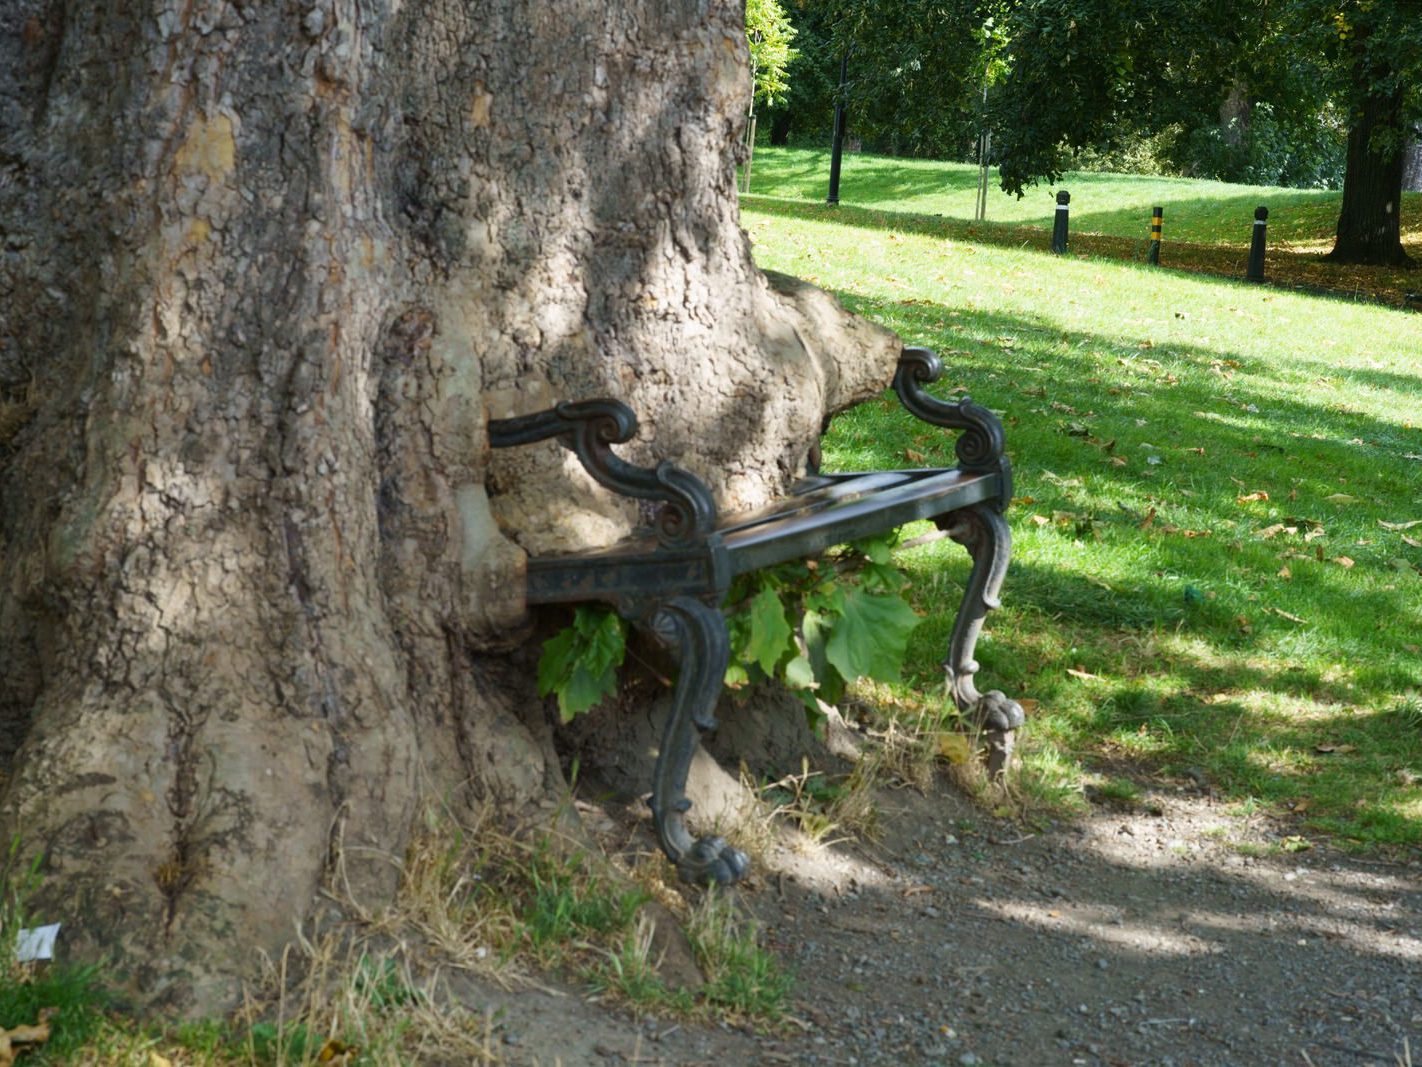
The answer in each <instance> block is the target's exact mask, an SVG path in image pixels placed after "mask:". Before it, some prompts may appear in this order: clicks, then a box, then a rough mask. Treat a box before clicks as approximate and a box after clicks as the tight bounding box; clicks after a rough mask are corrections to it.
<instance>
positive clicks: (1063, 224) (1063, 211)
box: [1052, 189, 1071, 256]
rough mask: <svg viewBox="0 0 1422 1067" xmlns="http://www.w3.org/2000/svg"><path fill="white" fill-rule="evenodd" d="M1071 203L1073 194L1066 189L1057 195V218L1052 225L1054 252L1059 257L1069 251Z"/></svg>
mask: <svg viewBox="0 0 1422 1067" xmlns="http://www.w3.org/2000/svg"><path fill="white" fill-rule="evenodd" d="M1070 203H1071V193H1069V192H1067V191H1066V190H1065V189H1063V190H1061V192H1059V193H1057V217H1056V220H1055V221H1054V222H1053V223H1052V251H1053V252H1055V253H1056V254H1057V255H1059V256H1064V255H1066V250H1067V215H1068V213H1069V212H1070V209H1069V208H1068V207H1067V205H1068V204H1070Z"/></svg>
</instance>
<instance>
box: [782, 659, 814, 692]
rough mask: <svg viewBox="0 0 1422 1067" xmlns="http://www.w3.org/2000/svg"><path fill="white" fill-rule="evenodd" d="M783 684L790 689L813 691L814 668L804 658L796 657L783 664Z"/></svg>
mask: <svg viewBox="0 0 1422 1067" xmlns="http://www.w3.org/2000/svg"><path fill="white" fill-rule="evenodd" d="M785 684H786V685H788V686H789V687H790V688H791V689H813V688H814V687H815V668H814V667H813V666H812V665H811V663H810V661H809V660H808V659H806V658H805V657H804V656H796V657H795V658H794V659H792V660H791V661H790V662H789V663H787V664H785Z"/></svg>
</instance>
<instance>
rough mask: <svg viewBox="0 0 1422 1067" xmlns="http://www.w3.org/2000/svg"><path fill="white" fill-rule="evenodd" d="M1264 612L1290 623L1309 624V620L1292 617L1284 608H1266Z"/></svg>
mask: <svg viewBox="0 0 1422 1067" xmlns="http://www.w3.org/2000/svg"><path fill="white" fill-rule="evenodd" d="M1284 569H1285V570H1288V568H1287V567H1285V568H1284ZM1264 610H1265V611H1267V612H1268V613H1269V614H1270V615H1277V616H1279V618H1281V619H1288V620H1289V621H1290V622H1298V623H1303V624H1305V625H1307V623H1308V620H1307V619H1301V618H1299V617H1298V616H1297V615H1291V614H1290V613H1289V612H1287V611H1285V610H1284V609H1283V608H1265V609H1264Z"/></svg>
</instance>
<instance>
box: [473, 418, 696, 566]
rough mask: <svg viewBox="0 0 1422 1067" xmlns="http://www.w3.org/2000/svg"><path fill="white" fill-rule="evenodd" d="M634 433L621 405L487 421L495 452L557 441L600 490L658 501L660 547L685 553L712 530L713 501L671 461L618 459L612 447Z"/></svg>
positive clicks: (632, 420) (631, 420) (633, 420)
mask: <svg viewBox="0 0 1422 1067" xmlns="http://www.w3.org/2000/svg"><path fill="white" fill-rule="evenodd" d="M636 434H637V416H636V414H635V413H634V412H633V411H632V409H631V408H629V407H628V406H627V405H626V404H624V403H622V402H621V401H620V400H579V401H565V402H563V403H561V404H559V405H558V406H557V407H554V408H552V409H550V410H548V411H540V412H538V413H537V414H534V415H522V416H519V417H518V418H513V419H491V420H490V421H489V443H490V444H491V445H492V446H493V447H494V448H508V447H511V446H513V445H526V444H531V443H532V442H534V441H543V440H546V439H548V438H550V437H556V438H558V440H559V441H561V442H562V444H563V445H564V447H566V448H568V449H570V450H571V451H572V452H573V453H574V454H575V455H576V456H577V457H578V461H579V462H580V463H582V465H583V469H584V470H586V471H587V472H588V473H589V474H590V475H592V476H593V478H594V480H596V481H597V483H598V484H599V485H603V486H606V487H607V488H608V489H611V490H613V491H614V492H617V493H621V494H622V495H623V496H630V497H636V498H637V499H639V500H657V501H661V502H662V509H661V512H660V513H659V514H658V516H657V521H656V524H655V530H656V535H657V541H658V543H659V544H661V545H662V546H663V547H665V548H687V547H690V546H692V545H695V544H697V543H698V542H700V541H702V540H704V539H705V538H706V536H707V535H708V534H710V533H711V531H712V530H714V529H715V526H716V502H715V500H714V498H713V497H712V496H711V490H710V489H708V488H707V487H706V483H705V482H703V481H702V480H701V479H700V478H698V477H697V476H696V475H694V474H692V473H691V472H690V471H689V470H687V469H686V468H684V467H680V466H678V465H677V464H675V463H672V462H671V461H670V460H663V461H662V462H661V463H659V464H657V466H656V467H654V468H651V467H639V466H637V465H636V464H633V463H628V462H627V461H626V460H624V459H621V458H620V457H619V456H617V455H616V454H615V453H614V452H613V451H612V448H611V446H612V445H620V444H624V443H626V442H627V441H630V440H631V439H632V438H633V437H635V436H636Z"/></svg>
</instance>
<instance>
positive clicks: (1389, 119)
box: [1324, 89, 1412, 266]
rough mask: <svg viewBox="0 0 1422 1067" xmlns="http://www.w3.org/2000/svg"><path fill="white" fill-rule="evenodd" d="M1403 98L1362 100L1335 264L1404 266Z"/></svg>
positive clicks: (1352, 132)
mask: <svg viewBox="0 0 1422 1067" xmlns="http://www.w3.org/2000/svg"><path fill="white" fill-rule="evenodd" d="M1402 105H1403V93H1402V91H1401V90H1400V89H1399V90H1397V91H1394V92H1392V93H1389V94H1386V95H1377V94H1370V95H1367V96H1365V97H1364V98H1363V101H1362V105H1361V107H1360V108H1359V109H1358V110H1357V111H1356V112H1355V114H1354V118H1353V124H1352V126H1351V127H1350V128H1349V130H1348V159H1347V164H1346V169H1345V171H1344V174H1343V207H1342V210H1341V211H1340V212H1339V215H1338V233H1337V237H1336V239H1335V240H1334V244H1333V251H1331V252H1329V253H1328V255H1327V256H1326V257H1324V258H1326V259H1329V260H1332V261H1333V262H1335V263H1362V264H1371V265H1376V266H1407V265H1409V264H1411V262H1412V260H1411V258H1410V257H1409V256H1408V254H1407V252H1406V251H1405V250H1404V249H1403V247H1402V230H1401V210H1402V170H1403V164H1404V162H1405V153H1404V152H1403V138H1402V128H1403V127H1402Z"/></svg>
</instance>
